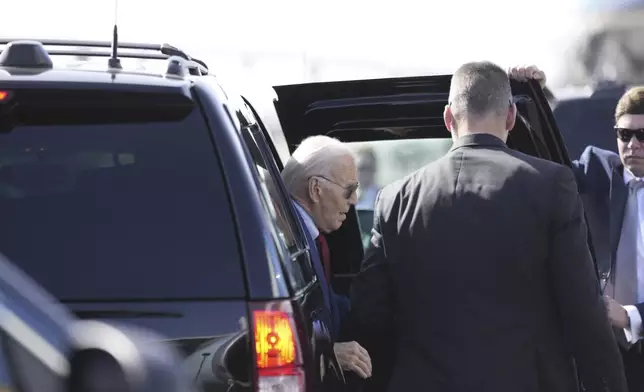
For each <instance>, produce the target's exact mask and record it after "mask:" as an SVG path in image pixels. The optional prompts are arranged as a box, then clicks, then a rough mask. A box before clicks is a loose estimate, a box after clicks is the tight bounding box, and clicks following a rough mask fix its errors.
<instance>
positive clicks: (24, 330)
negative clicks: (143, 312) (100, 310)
mask: <svg viewBox="0 0 644 392" xmlns="http://www.w3.org/2000/svg"><path fill="white" fill-rule="evenodd" d="M161 340H162V339H161V337H160V336H158V335H156V334H154V333H153V332H152V331H146V330H143V329H140V328H132V327H127V326H115V325H111V324H108V323H104V322H99V321H89V320H88V321H79V320H78V319H76V318H74V317H73V316H72V315H71V314H70V313H68V311H67V310H66V309H65V308H64V307H63V306H61V305H60V304H59V303H58V302H57V301H56V300H55V299H54V298H53V297H51V296H50V295H49V294H48V293H46V292H45V291H43V290H42V289H41V288H40V287H39V286H38V285H37V284H36V283H35V282H33V281H32V280H31V279H30V278H29V277H28V276H26V275H25V274H24V273H23V272H22V271H20V270H19V269H17V268H16V267H15V266H14V265H12V264H11V263H10V262H9V261H8V260H6V259H5V258H4V256H2V255H0V391H38V392H59V391H60V392H99V391H113V392H164V391H167V392H188V391H191V390H193V389H191V385H190V383H189V378H187V377H185V376H184V374H183V373H182V372H181V370H180V367H179V366H180V362H179V358H180V357H179V356H178V354H177V353H176V352H175V351H174V350H173V349H172V348H171V347H170V346H169V345H166V344H163V343H160V341H161Z"/></svg>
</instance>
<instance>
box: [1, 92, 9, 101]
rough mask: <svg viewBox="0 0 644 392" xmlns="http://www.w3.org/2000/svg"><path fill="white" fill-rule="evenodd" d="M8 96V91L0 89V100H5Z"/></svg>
mask: <svg viewBox="0 0 644 392" xmlns="http://www.w3.org/2000/svg"><path fill="white" fill-rule="evenodd" d="M7 98H9V91H3V90H0V102H2V101H5V100H6V99H7Z"/></svg>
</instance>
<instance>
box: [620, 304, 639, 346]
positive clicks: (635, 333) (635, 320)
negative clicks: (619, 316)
mask: <svg viewBox="0 0 644 392" xmlns="http://www.w3.org/2000/svg"><path fill="white" fill-rule="evenodd" d="M624 309H625V310H626V313H628V318H629V319H630V322H631V327H630V328H625V329H624V334H625V335H626V340H627V341H628V342H629V343H631V344H635V343H637V341H638V340H640V339H641V338H642V335H641V333H640V332H641V331H642V315H641V314H640V312H639V310H637V308H636V307H635V306H633V305H626V306H624Z"/></svg>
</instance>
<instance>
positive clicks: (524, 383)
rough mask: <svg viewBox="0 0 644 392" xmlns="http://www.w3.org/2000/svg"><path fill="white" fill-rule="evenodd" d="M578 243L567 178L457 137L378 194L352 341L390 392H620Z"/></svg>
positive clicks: (482, 141) (615, 360)
mask: <svg viewBox="0 0 644 392" xmlns="http://www.w3.org/2000/svg"><path fill="white" fill-rule="evenodd" d="M586 234H587V231H586V225H585V221H584V219H583V210H582V207H581V201H580V198H579V194H578V192H577V185H576V183H575V179H574V177H573V173H572V171H571V170H570V169H569V168H566V167H564V166H561V165H558V164H554V163H552V162H548V161H545V160H541V159H537V158H534V157H531V156H528V155H525V154H522V153H519V152H517V151H514V150H511V149H509V148H507V147H506V145H505V143H503V142H502V141H501V140H500V139H498V138H496V137H494V136H491V135H487V134H476V135H470V136H466V137H462V138H460V139H458V140H457V141H456V142H455V143H454V146H453V147H452V149H451V150H450V151H449V152H448V153H447V154H446V156H444V157H443V158H441V159H439V160H437V161H435V162H433V163H431V164H429V165H427V166H425V167H424V168H422V169H420V170H419V171H417V172H415V173H413V174H411V175H410V176H408V177H406V178H405V179H403V180H401V181H400V182H397V183H394V184H392V185H389V186H387V187H385V188H384V189H383V190H382V191H381V193H380V194H379V197H378V200H377V204H376V211H375V218H374V229H373V238H372V243H373V245H374V246H372V248H371V249H370V250H369V251H368V255H367V257H366V259H365V261H364V263H363V266H362V270H361V272H360V274H359V275H358V276H357V278H356V279H355V281H354V283H353V284H352V295H351V306H352V322H353V326H354V328H355V329H354V333H355V334H356V336H357V337H358V341H360V342H363V345H364V346H365V348H367V350H369V352H370V353H371V352H372V350H376V351H377V349H376V348H377V347H378V346H379V345H385V343H387V342H393V343H394V345H395V348H394V352H395V354H394V358H393V359H394V366H393V370H392V374H391V379H390V380H389V383H388V385H389V387H388V390H389V391H408V390H409V391H411V390H426V391H433V392H442V391H450V392H471V391H477V392H519V391H521V392H537V391H543V392H569V391H576V390H577V379H576V372H575V366H574V361H573V358H574V359H575V360H576V363H577V366H578V368H579V372H580V374H581V377H582V380H583V382H584V384H585V386H586V388H587V391H589V392H595V391H613V392H617V391H619V392H624V391H626V380H625V378H624V370H623V366H622V361H621V357H620V355H619V351H618V349H617V345H616V342H615V337H614V335H613V332H612V329H611V327H610V323H609V321H608V318H607V316H606V311H605V307H604V304H603V301H602V298H601V294H600V289H599V284H598V282H597V277H596V273H595V269H594V265H593V262H592V258H591V255H590V253H589V250H588V244H587V236H586ZM376 371H377V368H376V365H374V373H375V372H376Z"/></svg>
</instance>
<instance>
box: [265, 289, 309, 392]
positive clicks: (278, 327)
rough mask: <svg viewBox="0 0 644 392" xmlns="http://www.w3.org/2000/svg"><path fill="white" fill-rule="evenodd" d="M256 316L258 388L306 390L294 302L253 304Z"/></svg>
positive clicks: (295, 391) (298, 391)
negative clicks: (294, 314)
mask: <svg viewBox="0 0 644 392" xmlns="http://www.w3.org/2000/svg"><path fill="white" fill-rule="evenodd" d="M252 319H253V324H252V325H253V335H254V338H255V346H254V352H255V353H254V354H255V368H256V369H257V374H256V380H257V382H256V384H255V385H256V386H257V391H258V392H265V391H266V392H268V391H284V392H286V391H289V392H291V391H292V392H302V391H304V388H305V379H304V370H303V368H302V365H303V363H302V350H301V347H300V343H299V339H298V335H297V329H296V328H295V319H294V317H293V308H292V306H291V303H290V302H288V301H276V302H267V303H261V304H253V306H252Z"/></svg>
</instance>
